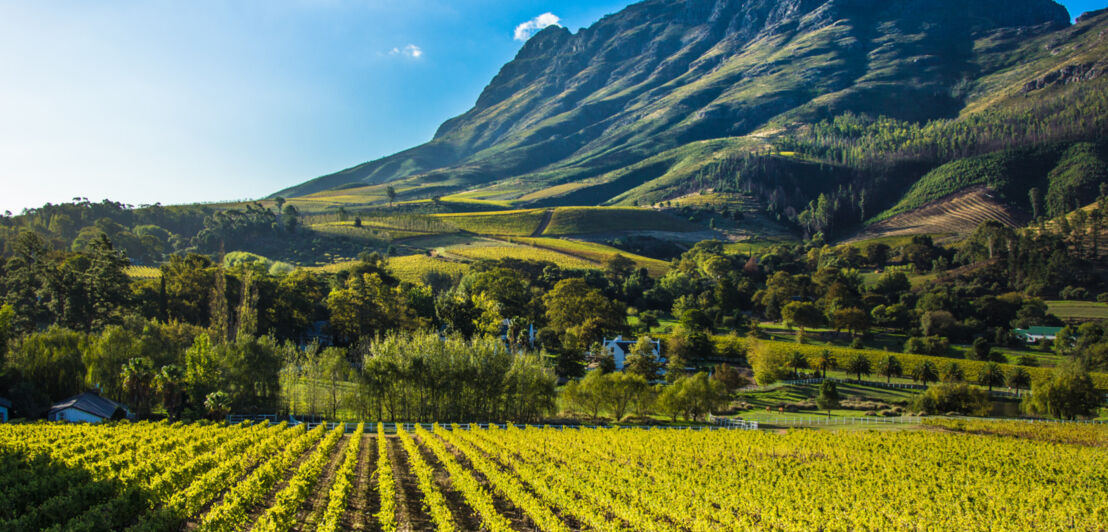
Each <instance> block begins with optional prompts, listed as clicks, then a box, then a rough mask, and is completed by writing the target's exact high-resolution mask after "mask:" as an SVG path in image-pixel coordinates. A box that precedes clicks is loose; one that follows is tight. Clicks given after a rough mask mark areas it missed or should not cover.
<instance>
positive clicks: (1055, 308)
mask: <svg viewBox="0 0 1108 532" xmlns="http://www.w3.org/2000/svg"><path fill="white" fill-rule="evenodd" d="M1046 306H1047V308H1049V309H1050V313H1051V314H1054V315H1055V316H1058V317H1059V318H1062V319H1063V320H1066V321H1091V320H1108V303H1097V302H1093V301H1047V302H1046Z"/></svg>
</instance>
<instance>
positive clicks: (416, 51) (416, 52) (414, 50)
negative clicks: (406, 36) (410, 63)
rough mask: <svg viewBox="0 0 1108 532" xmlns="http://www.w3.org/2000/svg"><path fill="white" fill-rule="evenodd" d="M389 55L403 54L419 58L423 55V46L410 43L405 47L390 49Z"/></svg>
mask: <svg viewBox="0 0 1108 532" xmlns="http://www.w3.org/2000/svg"><path fill="white" fill-rule="evenodd" d="M389 55H402V56H404V57H410V58H412V59H419V58H421V57H423V48H420V47H418V46H416V45H414V44H409V45H408V46H405V47H403V48H393V49H392V50H389Z"/></svg>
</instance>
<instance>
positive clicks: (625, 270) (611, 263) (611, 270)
mask: <svg viewBox="0 0 1108 532" xmlns="http://www.w3.org/2000/svg"><path fill="white" fill-rule="evenodd" d="M604 271H605V273H607V274H608V277H609V278H611V279H612V280H614V281H616V282H618V283H620V284H622V283H623V281H624V280H625V279H627V278H628V277H630V276H631V274H632V273H634V272H635V261H633V260H631V259H629V258H627V257H624V256H623V255H621V254H619V253H616V254H615V255H612V256H611V257H608V258H607V259H605V261H604Z"/></svg>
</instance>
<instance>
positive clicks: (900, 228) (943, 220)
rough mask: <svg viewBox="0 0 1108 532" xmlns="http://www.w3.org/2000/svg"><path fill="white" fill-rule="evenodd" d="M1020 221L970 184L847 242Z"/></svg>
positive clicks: (960, 231)
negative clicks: (994, 222)
mask: <svg viewBox="0 0 1108 532" xmlns="http://www.w3.org/2000/svg"><path fill="white" fill-rule="evenodd" d="M987 221H996V222H1000V223H1002V224H1004V225H1007V226H1009V227H1019V226H1021V225H1022V224H1021V223H1020V222H1019V221H1018V220H1017V219H1016V217H1015V216H1014V215H1013V214H1012V212H1011V211H1010V210H1009V209H1008V208H1006V207H1005V206H1004V205H1003V204H1002V203H1000V202H999V201H997V200H996V199H994V197H993V194H992V193H991V192H990V191H989V189H987V188H985V187H974V188H972V189H968V190H965V191H963V192H958V193H956V194H952V195H950V196H948V197H946V198H943V199H941V200H938V201H934V202H931V203H929V204H927V205H924V206H922V207H920V208H918V209H915V210H912V211H909V212H906V213H903V214H898V215H896V216H893V217H892V218H889V219H887V220H882V221H880V222H877V223H875V224H872V225H870V226H868V227H866V229H865V230H863V231H862V232H861V233H860V234H859V235H857V236H856V237H855V238H852V239H851V241H859V240H870V239H875V238H882V237H892V236H902V235H918V234H927V233H951V234H969V233H972V232H973V231H974V229H977V226H979V225H981V224H982V223H983V222H987Z"/></svg>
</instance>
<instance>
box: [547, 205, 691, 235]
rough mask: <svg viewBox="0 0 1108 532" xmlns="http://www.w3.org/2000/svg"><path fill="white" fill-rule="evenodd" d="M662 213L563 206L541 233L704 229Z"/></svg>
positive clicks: (626, 208) (577, 233) (573, 233)
mask: <svg viewBox="0 0 1108 532" xmlns="http://www.w3.org/2000/svg"><path fill="white" fill-rule="evenodd" d="M705 229H706V228H705V227H700V226H698V225H695V224H692V223H689V222H687V221H684V220H681V219H679V218H676V217H674V216H670V215H668V214H666V213H664V212H661V211H656V210H653V209H637V208H631V207H562V208H559V209H557V210H555V211H554V217H553V218H551V220H550V225H549V226H547V228H546V230H545V231H543V233H542V234H543V236H564V235H583V234H593V233H616V232H621V231H672V232H691V231H703V230H705Z"/></svg>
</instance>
